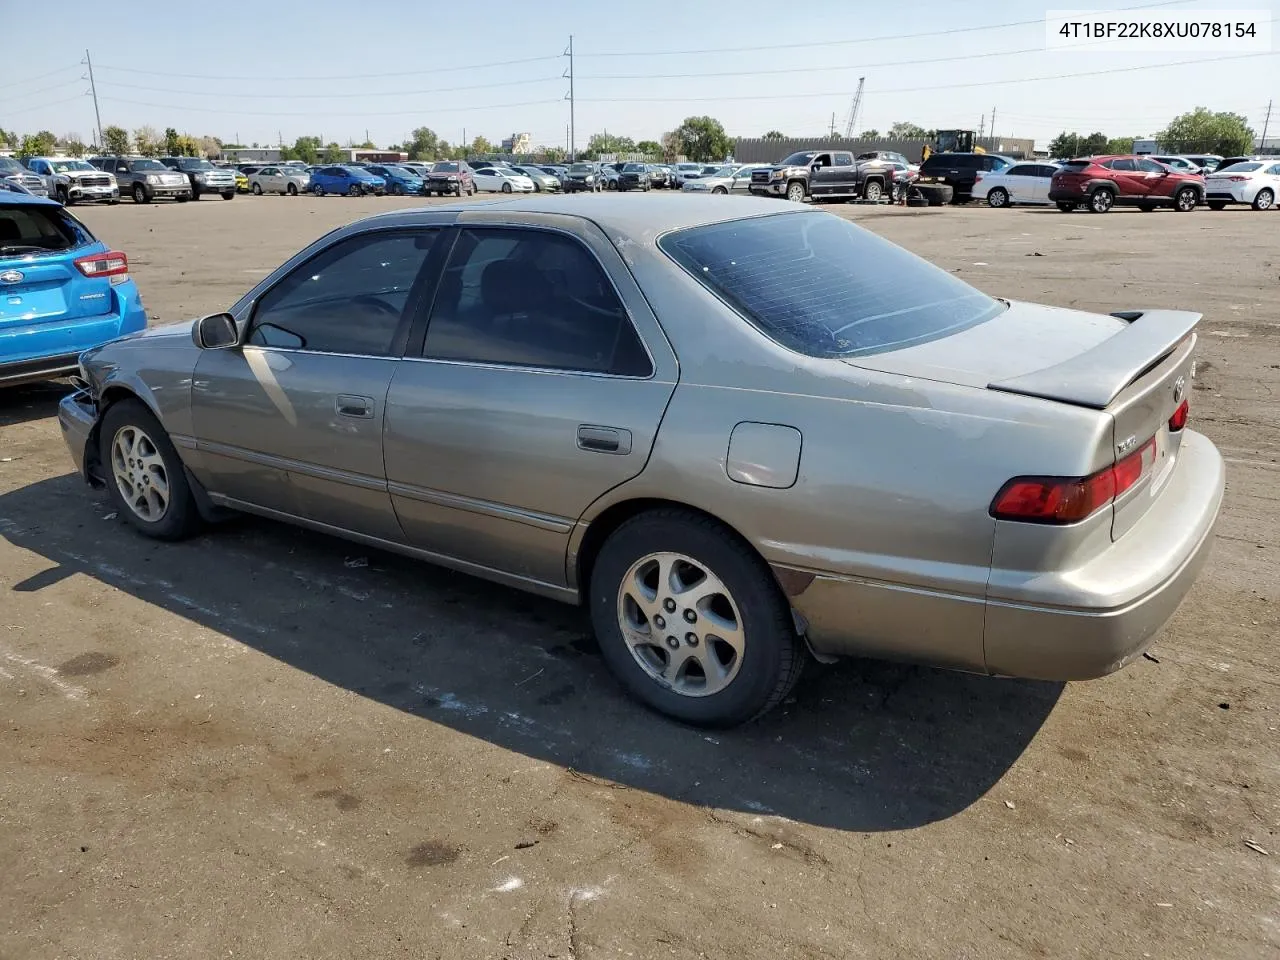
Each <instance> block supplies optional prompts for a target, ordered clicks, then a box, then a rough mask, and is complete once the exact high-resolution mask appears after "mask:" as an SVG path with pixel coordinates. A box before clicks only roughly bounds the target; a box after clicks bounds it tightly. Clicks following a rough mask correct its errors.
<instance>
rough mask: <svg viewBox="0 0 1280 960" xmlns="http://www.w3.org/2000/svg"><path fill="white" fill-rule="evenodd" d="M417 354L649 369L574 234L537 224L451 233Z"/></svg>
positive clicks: (638, 372) (613, 295) (598, 369)
mask: <svg viewBox="0 0 1280 960" xmlns="http://www.w3.org/2000/svg"><path fill="white" fill-rule="evenodd" d="M423 353H424V355H425V356H427V357H431V358H433V359H439V360H466V361H473V362H476V363H495V364H503V365H512V366H522V367H541V368H547V369H553V370H571V371H584V372H591V373H612V374H617V375H619V376H648V375H649V374H650V373H651V372H652V366H651V364H650V362H649V357H648V355H647V354H646V353H645V350H644V346H643V345H642V344H641V342H640V338H639V336H638V335H637V334H636V332H635V330H634V328H633V327H632V326H631V321H630V319H629V318H628V316H627V312H626V309H625V308H624V307H623V305H622V301H621V300H619V299H618V294H617V292H616V291H615V290H614V289H613V286H612V284H611V283H610V282H609V279H608V277H607V276H606V275H605V272H604V270H603V269H602V268H601V266H600V264H599V262H598V261H597V260H596V259H595V258H594V257H593V256H592V255H591V254H590V253H589V252H588V251H587V249H586V248H585V247H584V246H583V245H582V244H581V243H580V242H578V241H577V240H575V239H573V238H571V237H568V236H565V235H564V234H560V233H553V232H550V231H545V230H512V229H496V228H495V229H466V230H463V231H462V232H461V233H460V234H459V236H458V240H457V243H456V244H455V245H454V248H453V252H452V255H451V256H450V258H449V265H448V266H447V267H446V268H445V272H444V276H443V277H442V278H441V281H440V289H439V291H438V292H437V294H436V299H435V305H434V307H433V309H432V312H431V320H430V322H429V324H428V326H427V337H426V343H425V345H424V348H423Z"/></svg>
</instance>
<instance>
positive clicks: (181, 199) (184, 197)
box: [177, 193, 195, 203]
mask: <svg viewBox="0 0 1280 960" xmlns="http://www.w3.org/2000/svg"><path fill="white" fill-rule="evenodd" d="M194 199H195V197H193V196H192V195H191V194H189V193H180V194H178V196H177V201H178V202H179V203H186V202H187V201H188V200H194Z"/></svg>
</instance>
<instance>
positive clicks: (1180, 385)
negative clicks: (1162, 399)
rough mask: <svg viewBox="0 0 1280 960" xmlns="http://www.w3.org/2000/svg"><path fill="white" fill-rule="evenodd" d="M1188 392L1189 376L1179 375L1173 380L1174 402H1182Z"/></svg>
mask: <svg viewBox="0 0 1280 960" xmlns="http://www.w3.org/2000/svg"><path fill="white" fill-rule="evenodd" d="M1186 392H1187V378H1186V377H1179V378H1178V379H1177V380H1175V381H1173V402H1174V403H1181V402H1182V395H1183V394H1184V393H1186Z"/></svg>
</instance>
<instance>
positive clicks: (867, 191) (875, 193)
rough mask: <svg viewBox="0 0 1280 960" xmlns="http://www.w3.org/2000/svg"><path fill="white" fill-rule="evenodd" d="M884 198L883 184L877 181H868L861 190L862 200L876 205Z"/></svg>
mask: <svg viewBox="0 0 1280 960" xmlns="http://www.w3.org/2000/svg"><path fill="white" fill-rule="evenodd" d="M883 196H884V184H882V183H881V182H880V181H879V180H868V181H867V183H866V185H865V186H863V188H862V199H864V200H870V201H872V202H873V203H878V202H879V201H880V199H881V198H882V197H883Z"/></svg>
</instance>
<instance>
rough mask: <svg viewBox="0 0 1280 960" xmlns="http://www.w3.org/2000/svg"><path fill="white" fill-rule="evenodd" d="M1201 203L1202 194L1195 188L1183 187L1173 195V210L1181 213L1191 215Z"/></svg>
mask: <svg viewBox="0 0 1280 960" xmlns="http://www.w3.org/2000/svg"><path fill="white" fill-rule="evenodd" d="M1199 202H1200V194H1198V193H1197V192H1196V189H1195V187H1183V188H1182V189H1181V190H1179V191H1178V192H1177V193H1175V194H1174V195H1173V208H1174V209H1175V210H1177V211H1178V212H1179V213H1190V212H1191V211H1192V210H1194V209H1195V208H1196V204H1197V203H1199Z"/></svg>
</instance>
